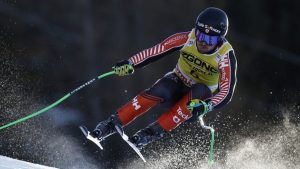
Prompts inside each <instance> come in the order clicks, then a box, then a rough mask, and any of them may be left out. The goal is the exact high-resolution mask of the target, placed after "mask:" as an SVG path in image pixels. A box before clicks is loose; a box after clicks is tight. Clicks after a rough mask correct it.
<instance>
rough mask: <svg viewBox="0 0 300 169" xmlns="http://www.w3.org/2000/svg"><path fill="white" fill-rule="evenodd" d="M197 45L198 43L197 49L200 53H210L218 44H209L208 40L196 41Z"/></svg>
mask: <svg viewBox="0 0 300 169" xmlns="http://www.w3.org/2000/svg"><path fill="white" fill-rule="evenodd" d="M196 45H197V49H198V51H199V52H200V53H203V54H205V53H210V52H211V51H213V50H214V49H215V48H216V46H217V45H208V44H207V43H206V42H204V41H201V42H199V41H196Z"/></svg>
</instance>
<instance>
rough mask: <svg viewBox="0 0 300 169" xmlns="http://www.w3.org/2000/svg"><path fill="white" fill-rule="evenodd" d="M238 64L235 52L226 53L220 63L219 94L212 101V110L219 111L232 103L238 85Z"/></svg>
mask: <svg viewBox="0 0 300 169" xmlns="http://www.w3.org/2000/svg"><path fill="white" fill-rule="evenodd" d="M236 69H237V63H236V58H235V55H234V51H233V50H231V51H229V52H228V53H226V54H225V55H224V56H223V58H222V60H221V61H220V62H219V71H220V80H219V92H218V93H217V94H215V95H214V96H213V97H212V98H211V101H210V103H209V104H210V105H211V107H210V109H218V108H221V107H223V106H224V105H226V104H227V103H229V102H230V100H231V97H232V95H233V92H234V88H235V84H236Z"/></svg>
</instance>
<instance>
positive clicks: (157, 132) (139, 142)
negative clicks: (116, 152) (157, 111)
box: [130, 122, 166, 150]
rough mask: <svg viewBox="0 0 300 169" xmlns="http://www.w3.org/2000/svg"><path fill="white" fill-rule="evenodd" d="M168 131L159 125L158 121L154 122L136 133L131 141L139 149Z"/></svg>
mask: <svg viewBox="0 0 300 169" xmlns="http://www.w3.org/2000/svg"><path fill="white" fill-rule="evenodd" d="M165 133H166V132H165V131H164V129H163V128H161V127H160V126H159V124H158V123H157V122H154V123H152V124H150V125H149V126H147V127H146V128H144V129H142V130H140V131H138V132H137V133H135V134H134V135H133V136H132V137H131V138H130V141H131V142H132V143H133V144H134V145H135V146H136V147H137V148H138V149H139V150H141V149H143V148H144V147H145V146H146V145H147V144H149V143H151V142H153V141H155V140H158V139H160V138H162V137H163V135H164V134H165Z"/></svg>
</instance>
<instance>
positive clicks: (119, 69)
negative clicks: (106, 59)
mask: <svg viewBox="0 0 300 169" xmlns="http://www.w3.org/2000/svg"><path fill="white" fill-rule="evenodd" d="M113 70H114V71H115V73H116V74H117V75H118V76H126V75H130V74H133V72H134V68H133V64H132V63H131V62H130V61H129V60H123V61H120V62H118V63H117V64H116V65H115V66H114V67H113Z"/></svg>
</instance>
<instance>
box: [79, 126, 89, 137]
mask: <svg viewBox="0 0 300 169" xmlns="http://www.w3.org/2000/svg"><path fill="white" fill-rule="evenodd" d="M79 129H80V130H81V132H82V133H83V134H84V135H85V137H87V136H88V135H89V130H88V129H87V128H86V127H85V126H82V125H81V126H79Z"/></svg>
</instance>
